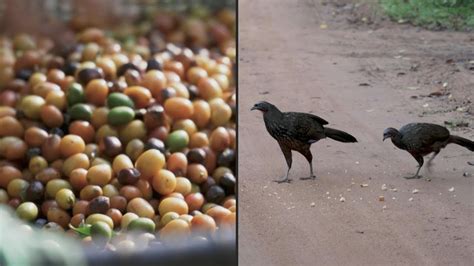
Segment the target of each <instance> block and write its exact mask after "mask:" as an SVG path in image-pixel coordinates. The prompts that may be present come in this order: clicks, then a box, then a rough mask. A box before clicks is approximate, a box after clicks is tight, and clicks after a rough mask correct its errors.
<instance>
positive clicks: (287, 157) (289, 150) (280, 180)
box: [275, 142, 293, 183]
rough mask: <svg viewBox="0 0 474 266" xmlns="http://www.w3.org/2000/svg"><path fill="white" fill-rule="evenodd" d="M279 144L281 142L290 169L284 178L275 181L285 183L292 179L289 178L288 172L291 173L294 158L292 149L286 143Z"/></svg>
mask: <svg viewBox="0 0 474 266" xmlns="http://www.w3.org/2000/svg"><path fill="white" fill-rule="evenodd" d="M278 144H280V148H281V151H282V152H283V155H284V156H285V160H286V165H287V166H288V170H287V171H286V175H285V176H284V177H283V178H281V179H277V180H275V182H277V183H283V182H288V183H290V181H291V179H289V178H288V174H289V173H290V168H291V163H292V162H293V159H292V156H291V149H290V148H288V147H287V146H286V145H284V143H280V142H278Z"/></svg>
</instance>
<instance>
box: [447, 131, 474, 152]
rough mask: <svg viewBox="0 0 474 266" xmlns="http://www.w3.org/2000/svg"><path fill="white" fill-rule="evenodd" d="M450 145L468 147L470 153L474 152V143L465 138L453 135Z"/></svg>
mask: <svg viewBox="0 0 474 266" xmlns="http://www.w3.org/2000/svg"><path fill="white" fill-rule="evenodd" d="M449 143H454V144H458V145H461V146H463V147H466V148H467V149H468V150H470V151H474V142H473V141H470V140H468V139H465V138H463V137H459V136H455V135H451V136H450V138H449Z"/></svg>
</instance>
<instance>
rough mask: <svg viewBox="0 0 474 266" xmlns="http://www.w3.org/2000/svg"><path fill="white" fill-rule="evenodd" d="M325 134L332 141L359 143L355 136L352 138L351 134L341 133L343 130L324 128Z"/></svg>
mask: <svg viewBox="0 0 474 266" xmlns="http://www.w3.org/2000/svg"><path fill="white" fill-rule="evenodd" d="M324 132H325V133H326V136H327V137H328V138H331V139H333V140H336V141H340V142H357V139H356V138H354V136H352V135H351V134H349V133H346V132H344V131H341V130H337V129H334V128H330V127H326V128H324Z"/></svg>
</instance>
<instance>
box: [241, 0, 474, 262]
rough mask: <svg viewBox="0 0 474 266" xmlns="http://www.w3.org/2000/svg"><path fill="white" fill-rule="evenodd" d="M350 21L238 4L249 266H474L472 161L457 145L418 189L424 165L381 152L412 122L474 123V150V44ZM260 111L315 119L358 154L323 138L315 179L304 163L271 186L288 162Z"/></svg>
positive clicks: (280, 4) (304, 7)
mask: <svg viewBox="0 0 474 266" xmlns="http://www.w3.org/2000/svg"><path fill="white" fill-rule="evenodd" d="M345 10H346V9H345V6H339V7H334V6H332V5H323V4H321V1H318V0H314V1H311V0H301V1H286V0H279V1H276V0H258V1H251V0H241V1H239V39H240V40H239V45H240V51H239V53H240V54H239V57H240V59H239V262H240V265H474V223H473V222H474V177H473V174H474V166H471V165H469V164H468V162H473V161H474V155H473V153H472V152H469V151H468V150H467V149H464V148H462V147H460V146H456V145H451V146H448V147H447V148H446V149H444V150H443V151H442V153H441V154H440V155H439V156H438V158H437V159H436V160H435V164H434V166H433V167H432V170H431V172H428V171H426V168H424V169H423V170H422V172H421V173H422V174H423V178H422V179H418V180H406V179H404V178H402V177H403V176H406V175H408V174H412V173H414V171H415V170H416V165H417V163H416V161H415V160H414V159H413V158H412V157H411V156H410V155H409V154H408V153H406V152H405V151H401V150H398V149H395V147H394V146H393V144H392V143H390V142H389V141H386V142H382V132H383V129H384V128H386V127H388V126H393V127H400V126H401V125H403V124H405V123H408V122H412V121H426V122H434V123H438V124H443V123H445V121H446V122H448V123H454V124H456V123H458V124H461V125H466V124H468V125H467V126H462V127H454V128H451V132H452V133H454V134H458V135H461V136H464V137H467V138H470V139H474V130H473V126H474V119H473V113H474V107H473V103H472V101H473V100H474V77H473V76H474V71H473V70H472V69H470V68H472V67H473V66H472V65H470V63H469V61H470V60H474V48H473V47H474V38H473V35H472V33H471V34H468V33H454V32H429V31H425V30H420V29H418V28H414V27H411V26H409V25H397V24H393V23H388V22H383V23H382V24H380V25H371V26H364V25H356V26H355V25H351V24H350V23H348V22H347V18H348V17H349V15H348V14H347V12H346V11H345ZM334 14H336V15H334ZM326 26H327V27H326ZM443 85H444V86H443ZM430 94H431V97H428V95H430ZM259 100H268V101H270V102H273V103H274V104H276V105H277V106H278V107H280V109H282V110H284V111H290V110H291V111H302V112H311V113H314V114H317V115H319V116H321V117H323V118H325V119H326V120H328V121H329V122H330V126H332V127H335V128H339V129H342V130H346V131H348V132H350V133H352V134H353V135H354V136H356V137H357V138H358V140H359V143H357V144H343V143H338V142H335V141H332V140H322V141H320V142H318V143H316V144H315V145H313V147H312V152H313V155H314V157H315V159H314V161H313V163H314V166H315V170H316V174H317V176H318V177H317V179H316V180H306V181H303V180H299V179H298V178H299V177H302V176H307V175H308V173H309V167H308V165H307V163H306V160H305V159H304V157H302V156H301V155H299V154H297V153H293V168H292V170H291V172H290V177H291V178H293V182H292V183H290V184H277V183H275V182H272V180H274V179H276V178H279V177H281V176H282V175H283V173H284V172H285V170H286V164H285V161H284V158H283V155H282V154H281V152H280V150H279V147H278V145H277V143H276V142H275V141H274V140H273V139H272V138H271V137H270V136H269V135H268V133H267V132H266V130H265V127H264V124H263V120H262V117H261V114H260V113H259V112H256V111H253V112H251V111H250V108H251V107H252V105H253V104H254V103H255V102H256V101H259ZM362 184H366V185H367V186H363V187H362V186H361V185H362ZM383 184H386V186H387V187H388V189H387V190H386V191H384V190H382V189H381V187H382V185H383ZM451 188H453V189H451ZM413 190H418V193H413ZM450 190H451V191H450ZM452 190H454V191H452ZM379 196H384V198H385V201H379ZM341 198H345V201H344V202H341V201H340V199H341ZM312 203H314V204H312ZM312 205H314V206H312Z"/></svg>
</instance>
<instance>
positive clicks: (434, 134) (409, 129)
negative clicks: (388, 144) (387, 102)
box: [400, 123, 449, 149]
mask: <svg viewBox="0 0 474 266" xmlns="http://www.w3.org/2000/svg"><path fill="white" fill-rule="evenodd" d="M400 133H401V134H402V141H403V142H404V143H405V144H406V145H407V146H410V147H412V148H415V149H420V148H423V147H429V146H431V145H433V144H434V143H435V142H438V141H445V140H447V139H448V138H449V131H448V130H447V129H446V128H445V127H443V126H440V125H436V124H428V123H411V124H408V125H405V126H403V127H402V128H400Z"/></svg>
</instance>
